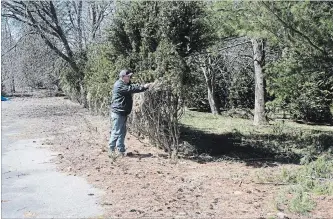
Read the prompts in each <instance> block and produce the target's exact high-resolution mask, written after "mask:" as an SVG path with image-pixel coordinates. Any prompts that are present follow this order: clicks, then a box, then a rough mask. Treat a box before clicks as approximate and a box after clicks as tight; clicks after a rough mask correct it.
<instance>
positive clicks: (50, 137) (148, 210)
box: [3, 97, 333, 218]
mask: <svg viewBox="0 0 333 219" xmlns="http://www.w3.org/2000/svg"><path fill="white" fill-rule="evenodd" d="M8 103H9V102H8ZM6 104H7V103H6ZM6 107H7V108H6V109H5V110H4V109H3V116H4V117H6V118H7V117H8V118H9V117H10V118H12V119H13V120H14V119H18V120H20V123H22V124H28V125H25V126H24V130H22V133H21V137H22V136H23V135H25V137H27V138H29V139H30V138H35V137H38V138H43V139H44V140H43V142H42V143H41V144H43V145H44V146H46V147H48V149H49V150H52V151H56V152H57V156H55V157H54V159H53V160H52V161H53V162H54V163H55V164H57V168H58V170H59V171H60V172H63V173H66V174H67V175H71V176H81V177H84V178H85V179H87V181H88V182H89V183H90V184H92V185H93V186H94V187H95V188H97V189H100V190H102V191H103V192H104V195H103V196H102V197H100V198H99V201H98V203H99V205H101V206H103V207H104V216H105V217H122V218H133V217H171V216H172V217H186V218H189V217H190V218H193V217H197V218H204V217H205V218H207V217H215V218H269V217H273V218H274V217H275V216H276V215H277V213H278V212H279V211H278V210H277V209H276V207H275V205H274V197H275V195H276V193H277V191H278V190H279V188H280V187H281V186H275V185H271V184H257V183H256V178H257V175H258V174H262V173H263V172H266V173H267V172H275V171H281V168H282V167H281V166H280V165H278V164H277V165H276V166H273V167H269V166H265V167H261V168H255V167H253V166H248V165H246V164H244V163H237V162H227V161H223V162H208V163H197V162H194V161H191V160H184V159H180V160H179V161H178V162H177V163H176V164H173V163H170V161H169V160H168V159H166V158H165V156H164V155H165V154H163V152H162V151H160V150H157V149H156V148H153V147H150V146H149V145H148V144H146V143H143V142H140V141H139V140H137V139H136V138H134V137H133V136H130V135H128V137H127V139H126V145H127V147H128V150H129V151H131V152H133V154H134V155H133V156H132V157H125V158H122V159H118V160H116V162H113V163H112V162H111V161H110V159H109V158H108V156H107V150H106V145H107V140H108V137H109V136H108V135H109V129H108V126H109V121H108V119H107V118H104V117H101V116H93V115H91V114H90V113H89V112H88V111H87V110H85V109H83V108H82V107H81V106H79V105H77V104H75V103H72V102H70V101H69V100H66V99H64V98H63V97H53V98H16V99H13V100H11V101H10V104H8V106H6ZM285 167H286V166H285ZM262 169H265V171H261V170H262ZM92 196H93V194H92ZM293 216H296V215H293ZM308 216H311V215H308ZM312 216H313V217H333V213H332V210H330V206H329V205H328V206H326V205H318V208H317V210H316V211H314V213H313V215H312Z"/></svg>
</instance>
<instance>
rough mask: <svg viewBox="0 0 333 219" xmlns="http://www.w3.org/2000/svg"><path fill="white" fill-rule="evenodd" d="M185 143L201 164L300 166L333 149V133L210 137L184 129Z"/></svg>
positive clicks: (235, 134)
mask: <svg viewBox="0 0 333 219" xmlns="http://www.w3.org/2000/svg"><path fill="white" fill-rule="evenodd" d="M181 140H183V141H186V142H188V143H189V144H190V145H192V147H194V149H195V151H196V152H197V154H206V155H201V156H194V158H192V159H194V160H197V161H198V162H200V163H204V162H211V161H219V160H238V161H243V162H245V163H246V164H247V165H250V166H253V167H261V166H274V165H277V163H295V164H299V163H300V159H301V158H302V157H304V156H305V155H307V154H310V155H314V154H318V153H321V152H325V151H328V149H329V148H331V149H333V147H332V145H333V132H320V131H316V132H313V133H310V134H304V133H302V132H297V133H288V134H286V133H281V134H250V135H244V134H242V133H240V132H237V131H236V130H235V131H234V132H230V133H225V134H213V133H207V132H204V131H201V130H197V129H194V128H191V127H185V126H182V127H181Z"/></svg>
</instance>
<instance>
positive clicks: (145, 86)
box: [143, 83, 154, 88]
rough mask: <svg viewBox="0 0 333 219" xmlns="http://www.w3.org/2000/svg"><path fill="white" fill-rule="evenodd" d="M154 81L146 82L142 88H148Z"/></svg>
mask: <svg viewBox="0 0 333 219" xmlns="http://www.w3.org/2000/svg"><path fill="white" fill-rule="evenodd" d="M153 84H154V83H147V84H145V85H143V87H144V88H149V87H150V86H152V85H153Z"/></svg>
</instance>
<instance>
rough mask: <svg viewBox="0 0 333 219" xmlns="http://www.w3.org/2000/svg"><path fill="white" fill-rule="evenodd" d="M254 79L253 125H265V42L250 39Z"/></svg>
mask: <svg viewBox="0 0 333 219" xmlns="http://www.w3.org/2000/svg"><path fill="white" fill-rule="evenodd" d="M251 42H252V47H253V61H254V78H255V100H254V102H255V105H254V121H253V124H254V125H264V124H267V123H268V122H267V119H266V117H265V83H264V72H263V67H264V65H265V40H264V39H252V40H251Z"/></svg>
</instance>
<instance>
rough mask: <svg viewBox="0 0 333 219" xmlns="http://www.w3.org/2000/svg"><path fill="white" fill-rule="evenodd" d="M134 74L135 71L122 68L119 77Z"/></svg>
mask: <svg viewBox="0 0 333 219" xmlns="http://www.w3.org/2000/svg"><path fill="white" fill-rule="evenodd" d="M132 74H133V72H131V71H130V70H128V69H124V70H121V72H120V73H119V77H123V76H131V75H132Z"/></svg>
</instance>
